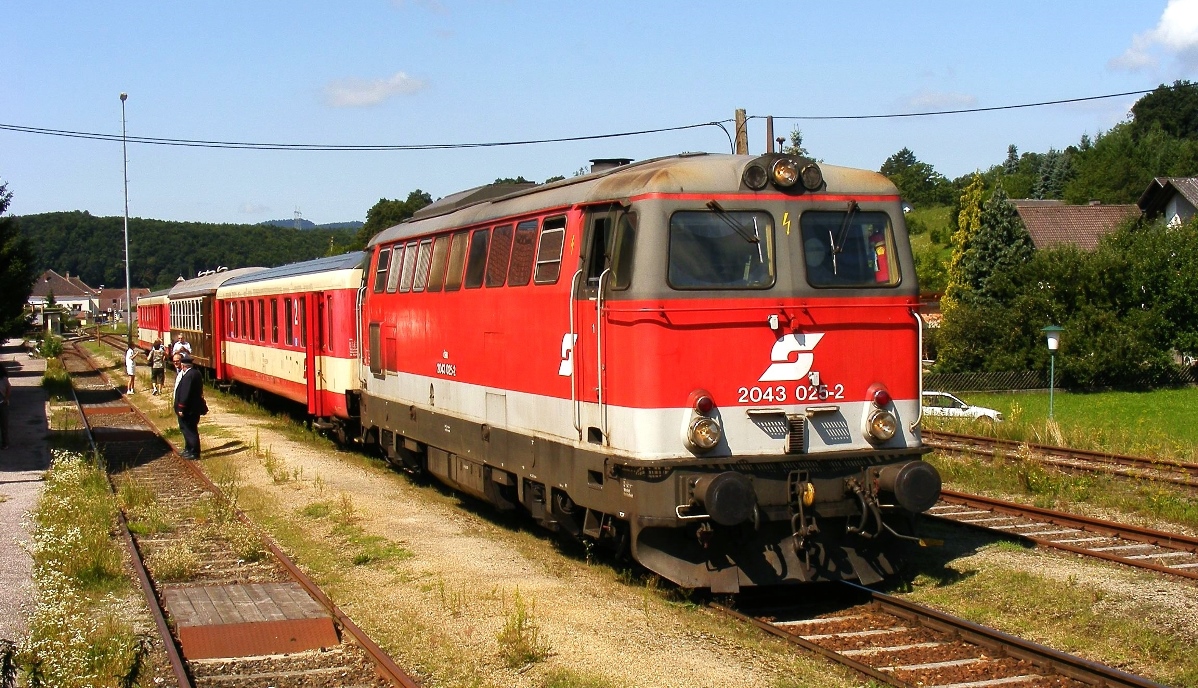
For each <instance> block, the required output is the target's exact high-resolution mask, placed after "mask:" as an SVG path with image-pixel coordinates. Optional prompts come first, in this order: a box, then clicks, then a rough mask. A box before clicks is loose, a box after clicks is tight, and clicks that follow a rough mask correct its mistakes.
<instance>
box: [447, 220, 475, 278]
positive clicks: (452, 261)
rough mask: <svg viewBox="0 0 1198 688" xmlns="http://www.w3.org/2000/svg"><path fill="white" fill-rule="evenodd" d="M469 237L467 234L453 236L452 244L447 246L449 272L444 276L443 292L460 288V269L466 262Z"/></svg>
mask: <svg viewBox="0 0 1198 688" xmlns="http://www.w3.org/2000/svg"><path fill="white" fill-rule="evenodd" d="M469 237H470V233H469V232H458V233H457V234H454V235H453V242H452V243H451V244H450V246H449V271H448V272H447V273H446V274H445V291H457V290H458V289H461V288H462V268H463V266H464V265H465V262H466V240H467V239H468V238H469Z"/></svg>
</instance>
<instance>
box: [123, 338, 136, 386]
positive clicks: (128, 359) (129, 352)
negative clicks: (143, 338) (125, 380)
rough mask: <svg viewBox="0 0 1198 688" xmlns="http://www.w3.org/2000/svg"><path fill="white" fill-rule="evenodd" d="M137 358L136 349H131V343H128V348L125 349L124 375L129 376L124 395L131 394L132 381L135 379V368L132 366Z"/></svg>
mask: <svg viewBox="0 0 1198 688" xmlns="http://www.w3.org/2000/svg"><path fill="white" fill-rule="evenodd" d="M135 358H137V349H134V348H133V342H129V348H128V349H125V375H128V376H129V386H128V387H126V388H125V393H126V394H133V393H134V392H133V381H134V380H136V379H137V375H136V374H135V373H136V372H137V367H136V365H135V364H134V359H135Z"/></svg>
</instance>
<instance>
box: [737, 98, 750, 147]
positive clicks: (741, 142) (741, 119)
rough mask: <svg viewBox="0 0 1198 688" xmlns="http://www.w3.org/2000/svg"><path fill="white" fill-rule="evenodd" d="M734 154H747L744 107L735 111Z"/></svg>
mask: <svg viewBox="0 0 1198 688" xmlns="http://www.w3.org/2000/svg"><path fill="white" fill-rule="evenodd" d="M736 154H737V155H748V154H749V130H748V121H747V118H746V117H745V110H744V108H738V109H737V111H736Z"/></svg>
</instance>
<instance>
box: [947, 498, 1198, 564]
mask: <svg viewBox="0 0 1198 688" xmlns="http://www.w3.org/2000/svg"><path fill="white" fill-rule="evenodd" d="M940 500H941V503H940V504H937V505H936V506H934V507H932V508H931V509H930V510H928V512H927V515H929V516H933V517H936V518H938V519H941V520H945V521H951V522H953V523H961V524H965V525H968V526H971V527H973V528H979V529H982V530H985V531H988V532H992V533H999V534H1001V535H1003V536H1005V537H1009V538H1016V539H1019V540H1023V541H1025V542H1030V543H1033V544H1035V545H1037V546H1040V547H1051V548H1054V549H1059V550H1064V551H1066V552H1073V553H1075V554H1082V555H1085V556H1089V557H1096V558H1099V559H1104V560H1106V561H1113V562H1118V563H1120V564H1126V565H1128V566H1135V567H1137V568H1143V569H1150V570H1152V571H1158V572H1161V573H1167V574H1170V575H1174V576H1181V577H1183V578H1190V579H1198V538H1195V537H1191V536H1188V535H1181V534H1179V533H1166V532H1162V531H1158V530H1152V529H1150V528H1140V527H1138V526H1131V525H1126V524H1120V523H1111V522H1109V521H1104V520H1101V519H1096V518H1089V517H1086V516H1078V515H1076V514H1068V513H1064V512H1060V511H1053V510H1050V509H1041V508H1038V507H1034V506H1027V505H1025V504H1017V503H1015V502H1008V501H1004V500H1001V499H994V498H992V497H982V496H979V495H971V494H964V493H961V492H954V491H952V490H942V491H941V493H940Z"/></svg>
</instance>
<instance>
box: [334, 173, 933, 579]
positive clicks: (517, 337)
mask: <svg viewBox="0 0 1198 688" xmlns="http://www.w3.org/2000/svg"><path fill="white" fill-rule="evenodd" d="M368 251H369V253H370V260H369V263H368V271H367V272H366V275H365V276H366V279H365V281H364V294H363V306H362V315H361V325H360V329H359V330H358V333H359V336H360V337H361V339H362V341H363V343H364V347H363V352H362V368H361V373H360V375H361V398H362V400H361V422H362V427H363V428H364V430H365V437H366V438H367V439H368V440H371V441H375V442H378V443H379V444H380V446H381V448H382V450H383V451H384V452H385V453H386V454H387V455H388V456H389V457H390V458H391V459H392V460H393V461H395V462H396V463H402V464H405V465H407V466H410V467H413V468H417V469H420V470H426V471H428V472H429V473H431V474H433V475H434V476H435V477H437V478H438V479H439V480H441V481H443V482H445V483H447V484H449V485H451V486H453V487H455V488H457V489H459V490H462V491H464V492H467V493H470V494H474V495H476V496H478V497H480V498H483V499H486V500H488V501H490V502H492V503H493V504H495V505H496V506H498V507H499V508H503V509H521V510H524V511H526V512H528V513H529V514H530V515H531V516H532V517H533V518H535V519H536V520H538V521H539V522H541V523H542V524H543V525H545V526H547V527H549V528H552V529H555V530H561V531H564V532H567V533H570V534H573V535H576V536H578V537H582V538H588V539H591V540H594V541H597V542H599V543H601V544H607V545H611V546H612V547H614V548H616V549H627V550H628V551H630V552H631V554H632V555H633V556H634V557H635V558H636V559H637V560H638V561H640V562H641V563H642V564H644V565H645V566H646V567H648V568H649V569H651V570H653V571H655V572H657V573H659V574H661V575H662V576H664V577H666V578H669V579H670V580H673V581H675V582H676V583H678V584H680V585H683V586H687V587H708V588H711V589H713V590H715V591H718V592H734V591H736V590H739V589H740V588H741V587H742V586H753V585H774V584H782V583H799V582H807V581H814V580H834V579H855V580H858V581H860V582H862V583H866V584H868V583H873V582H877V581H879V580H881V579H882V578H883V577H884V576H886V575H889V574H893V573H894V571H895V563H894V560H893V558H892V557H893V556H894V552H892V551H891V550H892V548H893V546H894V545H895V544H896V543H898V542H899V541H901V540H904V539H906V540H911V539H914V538H913V537H912V535H911V533H912V532H913V529H914V515H915V514H917V513H919V512H922V511H924V510H926V509H927V508H929V507H930V506H931V505H932V504H934V503H935V501H936V499H937V498H938V495H939V490H940V478H939V476H938V475H937V473H936V471H935V469H933V468H931V467H930V466H929V465H928V464H926V463H924V462H923V461H922V460H921V456H922V454H923V453H925V451H926V450H925V449H924V447H923V445H922V442H921V440H920V435H919V422H920V412H921V411H920V409H921V406H920V392H921V390H920V386H921V380H920V368H919V363H920V361H919V352H920V336H921V324H920V321H919V318H918V316H917V315H916V309H917V308H918V293H919V291H918V287H917V285H916V281H915V268H914V264H913V260H912V257H911V248H910V244H909V242H908V238H907V234H906V229H905V226H904V223H903V214H902V210H901V208H900V205H899V198H898V192H897V190H896V189H895V187H894V185H893V184H891V183H890V182H889V181H888V180H887V179H886V178H885V177H882V176H881V175H878V174H876V173H873V172H868V171H862V170H851V169H846V168H838V167H832V166H823V165H819V164H816V163H815V162H813V161H811V160H807V159H804V158H799V157H795V156H787V155H777V154H768V155H765V156H760V157H749V156H727V155H704V154H694V155H689V154H688V155H682V156H677V157H670V158H661V159H657V160H649V161H645V162H641V163H637V164H630V165H623V166H619V167H616V168H614V169H609V170H605V171H601V172H597V173H594V174H590V175H586V176H582V177H576V178H573V179H568V180H563V181H560V182H555V183H552V184H546V185H539V186H524V187H513V186H506V187H501V186H490V187H482V188H480V189H475V190H471V191H466V192H462V193H460V194H456V195H453V196H449V197H447V198H445V199H442V200H440V201H438V202H437V203H434V204H432V205H430V206H428V207H426V208H424V209H423V210H421V211H420V212H419V213H417V214H416V215H415V216H414V217H413V218H412V219H411V220H409V221H407V222H405V223H403V224H400V225H398V226H395V227H392V228H390V229H387V230H385V231H384V232H382V233H380V234H379V235H378V236H376V237H375V238H374V239H373V240H372V242H371V244H370V246H369V247H368Z"/></svg>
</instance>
